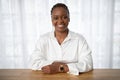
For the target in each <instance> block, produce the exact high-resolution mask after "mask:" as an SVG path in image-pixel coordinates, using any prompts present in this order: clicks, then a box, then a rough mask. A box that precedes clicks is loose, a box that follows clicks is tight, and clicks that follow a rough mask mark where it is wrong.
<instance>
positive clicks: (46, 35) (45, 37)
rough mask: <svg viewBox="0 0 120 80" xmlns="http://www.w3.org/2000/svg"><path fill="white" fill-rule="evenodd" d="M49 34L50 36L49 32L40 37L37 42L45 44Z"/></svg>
mask: <svg viewBox="0 0 120 80" xmlns="http://www.w3.org/2000/svg"><path fill="white" fill-rule="evenodd" d="M50 34H51V32H47V33H45V34H42V35H40V36H39V39H38V41H37V42H40V43H46V42H47V41H48V39H49V38H50Z"/></svg>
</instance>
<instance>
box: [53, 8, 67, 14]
mask: <svg viewBox="0 0 120 80" xmlns="http://www.w3.org/2000/svg"><path fill="white" fill-rule="evenodd" d="M67 13H68V12H67V10H66V9H65V8H63V7H56V8H54V9H53V11H52V15H55V14H56V15H57V14H67Z"/></svg>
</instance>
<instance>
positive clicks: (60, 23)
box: [52, 7, 70, 32]
mask: <svg viewBox="0 0 120 80" xmlns="http://www.w3.org/2000/svg"><path fill="white" fill-rule="evenodd" d="M69 21H70V19H69V15H68V13H67V10H66V9H64V8H62V7H57V8H55V9H53V12H52V24H53V26H54V27H55V31H56V32H64V31H67V30H68V28H67V26H68V24H69Z"/></svg>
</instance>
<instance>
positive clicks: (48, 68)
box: [42, 65, 59, 74]
mask: <svg viewBox="0 0 120 80" xmlns="http://www.w3.org/2000/svg"><path fill="white" fill-rule="evenodd" d="M42 71H43V72H44V73H49V74H50V73H51V74H53V73H58V72H59V66H58V65H47V66H44V67H42Z"/></svg>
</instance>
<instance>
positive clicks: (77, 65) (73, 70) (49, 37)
mask: <svg viewBox="0 0 120 80" xmlns="http://www.w3.org/2000/svg"><path fill="white" fill-rule="evenodd" d="M54 61H59V62H64V63H66V64H67V65H68V68H69V72H68V73H70V74H74V75H78V74H79V72H87V71H90V70H91V69H92V68H93V62H92V56H91V50H90V48H89V47H88V44H87V42H86V40H85V39H84V37H83V36H81V35H80V34H77V33H74V32H71V31H69V33H68V36H67V37H66V38H65V40H64V41H63V42H62V44H61V45H59V43H58V42H57V39H56V38H55V36H54V32H49V33H47V34H44V35H42V36H40V38H39V40H38V42H37V44H36V48H35V50H34V52H33V54H32V55H31V64H32V69H33V70H41V68H42V67H43V66H46V65H49V64H52V63H53V62H54Z"/></svg>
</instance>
